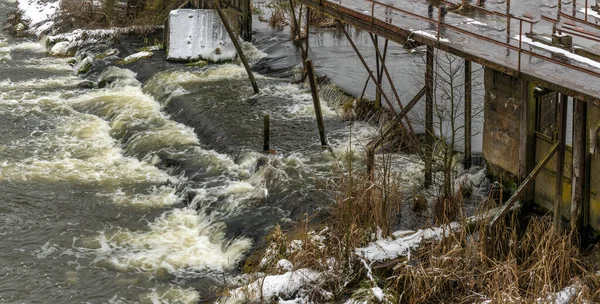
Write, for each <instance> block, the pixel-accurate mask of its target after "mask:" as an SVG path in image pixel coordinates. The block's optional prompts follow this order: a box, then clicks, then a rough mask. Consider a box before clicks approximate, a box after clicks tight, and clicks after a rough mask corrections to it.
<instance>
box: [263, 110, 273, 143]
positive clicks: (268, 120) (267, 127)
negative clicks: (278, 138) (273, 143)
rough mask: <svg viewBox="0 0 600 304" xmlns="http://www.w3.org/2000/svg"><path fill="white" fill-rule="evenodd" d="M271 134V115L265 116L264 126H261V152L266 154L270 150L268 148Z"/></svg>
mask: <svg viewBox="0 0 600 304" xmlns="http://www.w3.org/2000/svg"><path fill="white" fill-rule="evenodd" d="M270 133H271V115H269V114H265V118H264V125H263V139H264V141H263V151H265V152H268V151H269V150H270V149H271V148H270V147H269V134H270Z"/></svg>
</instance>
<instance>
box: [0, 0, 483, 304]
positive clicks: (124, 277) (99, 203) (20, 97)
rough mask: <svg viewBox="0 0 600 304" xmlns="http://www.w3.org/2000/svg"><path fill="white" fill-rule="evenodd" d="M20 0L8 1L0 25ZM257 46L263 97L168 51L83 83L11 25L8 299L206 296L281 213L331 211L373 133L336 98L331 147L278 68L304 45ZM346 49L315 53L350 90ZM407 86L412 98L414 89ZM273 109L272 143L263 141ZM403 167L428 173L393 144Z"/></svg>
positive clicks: (2, 188)
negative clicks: (266, 148)
mask: <svg viewBox="0 0 600 304" xmlns="http://www.w3.org/2000/svg"><path fill="white" fill-rule="evenodd" d="M14 6H15V4H14V2H12V1H7V0H0V21H2V22H4V20H5V19H6V17H7V15H8V13H9V12H11V11H12V10H14ZM259 26H260V25H259ZM259 32H261V31H259ZM264 33H266V34H264ZM357 35H358V36H356V37H359V38H360V37H362V42H359V44H360V45H361V48H364V49H366V48H368V45H369V41H368V40H367V38H368V36H364V35H363V36H360V34H357ZM334 36H335V33H334V32H332V31H322V32H316V34H315V35H313V38H311V39H313V40H312V41H313V43H312V45H313V50H314V51H315V52H317V51H318V50H319V48H321V49H322V50H326V49H331V48H332V47H335V45H336V44H339V43H341V42H340V39H339V37H338V38H335V37H334ZM319 41H320V43H319ZM255 45H256V47H257V48H258V49H259V50H260V51H258V50H256V53H255V55H254V56H255V58H259V57H261V56H262V55H261V54H262V53H261V51H262V52H265V53H266V54H268V55H269V56H268V57H267V58H266V59H264V60H263V61H262V62H261V63H260V64H258V65H257V67H256V69H257V71H258V72H259V74H258V75H257V77H258V84H259V86H260V88H261V93H260V94H259V95H257V96H253V95H252V89H251V87H250V84H249V82H248V81H247V78H246V76H245V71H244V69H243V68H242V67H240V66H237V65H232V64H227V65H213V66H210V67H209V68H208V69H198V68H194V67H186V66H184V65H180V64H170V63H166V62H163V61H162V59H161V58H157V57H158V56H155V57H154V59H152V60H153V61H152V64H153V65H154V67H153V68H151V70H153V72H148V71H146V72H144V73H145V74H144V73H139V74H138V75H136V73H134V72H132V71H130V70H128V69H125V68H123V67H109V68H107V69H104V70H102V71H98V72H97V73H96V74H93V73H92V75H93V76H91V77H92V80H93V81H98V80H101V79H110V80H111V81H110V84H109V85H108V86H107V87H105V88H102V89H87V88H83V86H81V85H80V84H81V83H82V82H83V81H84V79H82V78H80V77H78V76H74V74H73V69H72V67H71V66H70V65H69V60H70V58H53V57H48V56H47V55H46V49H45V47H44V46H43V44H42V43H40V42H38V41H36V40H33V39H25V38H19V39H17V38H13V37H9V36H8V35H7V34H6V33H3V32H0V126H1V127H2V130H3V132H1V133H0V142H1V143H2V146H0V193H2V196H1V201H2V203H1V204H0V236H1V238H0V256H1V257H2V258H1V259H0V303H196V302H198V301H210V300H211V299H212V297H213V296H214V294H215V293H216V291H217V289H218V288H220V287H222V282H223V281H224V280H226V279H228V278H230V277H233V276H235V275H237V274H239V263H240V261H241V260H242V259H243V257H244V256H245V255H246V254H248V253H250V252H251V251H252V250H253V249H256V248H258V247H260V246H261V245H263V244H264V240H265V236H266V235H267V234H268V232H269V231H270V229H271V228H272V227H273V226H274V225H275V224H277V223H280V224H282V225H283V226H284V227H291V226H292V225H293V224H294V223H295V222H297V221H299V220H302V218H303V217H304V216H305V214H314V213H317V214H318V216H320V217H325V216H326V214H327V206H328V205H330V204H331V201H332V198H331V194H330V189H331V184H330V183H331V181H332V177H333V176H332V175H333V174H334V173H333V172H336V168H338V167H339V161H340V160H343V159H344V157H345V156H347V155H348V154H349V153H350V152H349V151H362V146H363V145H364V144H365V142H366V140H367V138H369V137H370V136H372V135H373V134H375V132H376V130H375V128H374V127H372V126H371V125H370V124H368V123H366V122H360V121H354V122H348V121H345V120H344V119H343V117H342V116H341V115H340V111H339V110H338V108H337V107H336V106H334V105H335V104H336V100H325V102H326V104H324V115H325V124H326V128H327V135H328V139H329V142H330V144H331V147H332V151H333V153H332V152H330V151H329V150H323V149H321V147H320V146H319V141H318V134H317V132H316V126H315V122H314V111H313V109H312V99H311V96H310V93H309V91H307V90H306V89H302V88H300V87H299V86H298V85H294V84H290V83H289V81H288V80H286V79H285V78H281V77H282V76H285V75H284V74H285V72H284V71H287V70H289V68H290V67H292V66H295V65H296V64H297V63H298V62H299V61H298V52H297V49H295V48H294V47H293V45H292V44H291V43H290V42H287V35H286V34H284V33H282V32H276V31H273V30H265V31H264V32H263V33H262V34H259V35H258V36H257V41H256V43H255ZM343 52H344V53H343V54H341V55H340V54H337V55H335V56H331V57H330V58H334V59H333V60H334V61H333V62H331V61H328V60H326V58H324V57H323V58H320V57H318V58H317V59H316V60H317V61H318V62H322V64H319V66H318V69H319V71H320V72H321V73H323V74H333V73H340V74H344V75H342V78H339V79H341V83H342V84H343V85H341V86H342V88H344V87H346V88H344V89H345V90H348V91H350V92H352V93H354V91H352V90H351V89H350V88H356V87H357V85H356V83H358V82H359V79H364V75H363V74H362V72H348V73H346V72H345V70H343V69H341V70H337V67H341V66H342V65H341V63H342V62H344V65H343V66H345V67H346V69H347V70H348V71H351V70H359V68H357V67H358V64H356V63H352V61H351V62H347V61H345V59H342V58H345V57H348V58H349V57H350V56H351V55H352V50H351V49H348V48H345V49H344V51H343ZM392 54H394V55H398V56H399V58H404V59H402V60H399V61H398V62H399V63H397V64H395V65H396V66H402V65H403V64H409V63H411V62H416V60H415V58H419V57H415V56H413V55H410V54H408V53H406V52H405V51H404V50H403V49H401V48H396V49H393V52H392ZM319 58H320V59H319ZM352 58H354V57H352ZM336 60H337V63H336ZM352 60H354V59H352ZM157 71H158V72H157ZM142 74H143V75H142ZM405 79H408V78H405ZM403 83H404V84H403V86H402V87H403V88H410V89H406V90H404V91H403V92H404V93H403V96H405V97H406V98H407V99H408V98H409V96H410V94H411V92H413V91H414V90H413V87H414V86H413V85H411V84H409V82H408V80H407V81H406V82H403ZM361 87H362V84H361ZM401 90H402V88H401ZM411 90H412V91H411ZM332 99H335V98H332ZM327 102H328V104H329V105H330V106H328V105H327ZM264 114H270V115H271V120H272V127H271V129H272V130H273V134H272V136H271V142H272V148H273V149H274V150H275V151H276V152H277V154H274V155H264V154H263V153H261V152H260V150H261V147H262V118H263V115H264ZM359 157H360V153H358V154H357V155H356V156H355V160H356V159H359ZM395 164H396V165H397V166H398V168H401V169H402V170H404V171H405V172H406V174H405V178H406V183H407V189H409V188H410V186H411V185H412V184H413V183H417V182H418V180H419V179H420V178H421V177H419V175H420V174H419V172H420V169H421V165H422V164H421V163H420V162H419V161H417V160H416V158H414V157H412V156H408V155H397V156H396V162H395ZM480 172H481V171H480ZM407 219H408V220H407V222H405V224H404V225H405V226H407V227H409V226H410V227H415V226H419V225H421V224H423V223H424V219H422V218H413V219H412V220H411V219H410V217H407Z"/></svg>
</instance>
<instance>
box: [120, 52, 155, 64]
mask: <svg viewBox="0 0 600 304" xmlns="http://www.w3.org/2000/svg"><path fill="white" fill-rule="evenodd" d="M153 55H154V53H152V52H139V53H135V54H133V55H129V56H127V57H125V58H123V59H121V60H119V61H117V63H118V64H121V65H126V64H131V63H134V62H136V61H138V60H142V59H147V58H150V57H152V56H153Z"/></svg>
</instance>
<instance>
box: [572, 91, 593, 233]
mask: <svg viewBox="0 0 600 304" xmlns="http://www.w3.org/2000/svg"><path fill="white" fill-rule="evenodd" d="M587 143H588V140H587V105H586V103H585V102H584V101H582V100H579V99H575V100H574V104H573V178H572V180H571V185H572V188H571V230H572V231H578V232H579V233H581V232H582V228H583V221H582V218H581V214H582V210H583V206H584V198H585V193H586V187H585V183H586V178H585V168H586V167H587V159H588V158H587V153H588V151H589V150H588V147H587V146H588V145H587Z"/></svg>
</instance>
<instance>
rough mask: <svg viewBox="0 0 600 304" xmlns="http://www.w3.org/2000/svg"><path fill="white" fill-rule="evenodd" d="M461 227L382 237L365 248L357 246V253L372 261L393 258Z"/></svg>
mask: <svg viewBox="0 0 600 304" xmlns="http://www.w3.org/2000/svg"><path fill="white" fill-rule="evenodd" d="M459 227H460V225H459V224H458V223H451V224H450V225H449V226H444V227H432V228H427V229H419V230H418V231H417V232H415V233H413V234H410V235H407V236H404V237H401V238H397V239H395V240H392V239H390V238H387V239H381V240H378V241H375V242H373V243H371V244H370V245H369V246H367V247H364V248H357V249H356V251H355V252H356V254H357V255H359V256H361V257H363V258H365V259H367V260H368V261H371V262H380V261H385V260H391V259H395V258H398V257H403V256H409V255H410V251H411V250H412V249H415V248H418V247H419V246H420V245H421V243H422V242H424V241H439V240H441V239H442V238H443V237H445V236H447V235H448V233H449V232H450V231H451V230H456V229H458V228H459Z"/></svg>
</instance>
